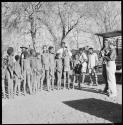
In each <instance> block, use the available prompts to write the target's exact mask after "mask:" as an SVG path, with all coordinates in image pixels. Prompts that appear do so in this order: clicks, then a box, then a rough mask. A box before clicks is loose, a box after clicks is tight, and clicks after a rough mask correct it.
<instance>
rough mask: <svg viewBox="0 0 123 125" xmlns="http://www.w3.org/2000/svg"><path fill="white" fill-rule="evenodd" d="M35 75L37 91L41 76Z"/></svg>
mask: <svg viewBox="0 0 123 125" xmlns="http://www.w3.org/2000/svg"><path fill="white" fill-rule="evenodd" d="M36 77H37V90H38V91H39V89H40V78H41V76H40V75H37V76H36Z"/></svg>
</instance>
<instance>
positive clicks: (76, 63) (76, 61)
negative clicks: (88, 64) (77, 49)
mask: <svg viewBox="0 0 123 125" xmlns="http://www.w3.org/2000/svg"><path fill="white" fill-rule="evenodd" d="M73 71H74V80H73V89H74V86H75V85H74V84H75V80H76V81H77V83H79V75H80V74H81V62H80V60H79V54H76V55H75V59H74V60H73Z"/></svg>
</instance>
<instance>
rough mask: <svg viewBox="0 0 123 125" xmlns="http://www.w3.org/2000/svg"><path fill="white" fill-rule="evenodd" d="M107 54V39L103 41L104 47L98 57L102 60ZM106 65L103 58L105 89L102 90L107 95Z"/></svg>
mask: <svg viewBox="0 0 123 125" xmlns="http://www.w3.org/2000/svg"><path fill="white" fill-rule="evenodd" d="M108 52H109V41H108V40H107V39H105V42H104V47H103V48H102V49H101V53H100V56H101V57H102V58H103V57H104V56H106V55H107V54H108ZM106 63H107V60H106V59H105V58H103V68H102V75H103V78H104V81H105V88H104V90H103V92H104V93H107V90H108V82H107V72H106Z"/></svg>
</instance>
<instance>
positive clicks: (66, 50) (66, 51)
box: [64, 48, 69, 56]
mask: <svg viewBox="0 0 123 125" xmlns="http://www.w3.org/2000/svg"><path fill="white" fill-rule="evenodd" d="M68 55H69V53H68V49H67V48H66V49H65V52H64V56H68Z"/></svg>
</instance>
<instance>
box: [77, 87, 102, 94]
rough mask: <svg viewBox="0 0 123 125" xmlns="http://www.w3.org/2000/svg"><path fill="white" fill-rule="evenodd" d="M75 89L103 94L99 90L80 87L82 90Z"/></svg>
mask: <svg viewBox="0 0 123 125" xmlns="http://www.w3.org/2000/svg"><path fill="white" fill-rule="evenodd" d="M77 89H78V90H82V91H87V92H93V93H99V94H104V93H103V91H102V90H101V89H96V88H90V87H82V88H77Z"/></svg>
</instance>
